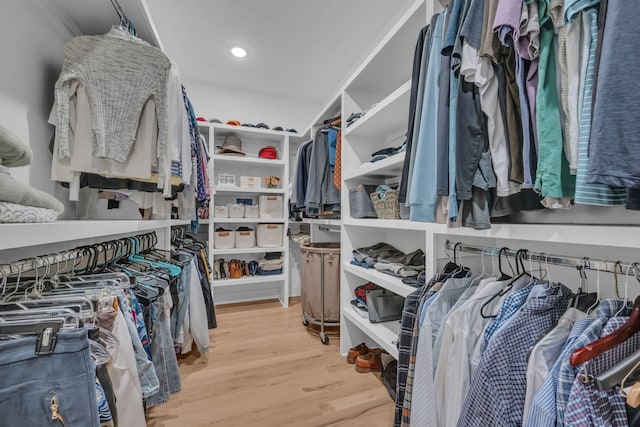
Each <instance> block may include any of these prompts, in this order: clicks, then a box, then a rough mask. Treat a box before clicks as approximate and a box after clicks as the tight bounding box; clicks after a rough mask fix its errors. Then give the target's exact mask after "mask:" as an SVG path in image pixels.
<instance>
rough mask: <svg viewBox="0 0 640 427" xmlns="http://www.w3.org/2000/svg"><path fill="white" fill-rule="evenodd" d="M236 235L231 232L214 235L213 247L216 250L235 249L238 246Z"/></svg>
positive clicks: (226, 231)
mask: <svg viewBox="0 0 640 427" xmlns="http://www.w3.org/2000/svg"><path fill="white" fill-rule="evenodd" d="M235 237H236V234H235V233H234V232H233V231H230V230H221V231H216V232H214V233H213V247H214V248H216V249H233V248H234V247H235V244H236V238H235Z"/></svg>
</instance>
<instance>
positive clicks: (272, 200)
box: [260, 196, 284, 219]
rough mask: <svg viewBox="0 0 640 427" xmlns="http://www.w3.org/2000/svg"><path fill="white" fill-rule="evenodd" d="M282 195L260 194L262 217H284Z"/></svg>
mask: <svg viewBox="0 0 640 427" xmlns="http://www.w3.org/2000/svg"><path fill="white" fill-rule="evenodd" d="M282 200H283V199H282V196H260V218H278V219H279V218H282V216H283V213H282V210H283V209H284V207H283V201H282Z"/></svg>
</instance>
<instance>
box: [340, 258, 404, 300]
mask: <svg viewBox="0 0 640 427" xmlns="http://www.w3.org/2000/svg"><path fill="white" fill-rule="evenodd" d="M342 269H343V270H344V271H346V272H348V273H351V274H353V275H355V276H358V277H360V278H361V279H364V280H366V281H368V282H373V283H375V284H376V285H378V286H380V287H383V288H385V289H388V290H390V291H391V292H393V293H394V294H398V295H400V296H403V297H406V296H407V295H409V294H410V293H411V292H413V291H415V290H416V288H414V287H413V286H409V285H406V284H404V283H402V280H401V279H399V278H397V277H393V276H391V275H389V274H385V273H381V272H379V271H377V270H375V269H373V268H364V267H359V266H357V265H353V264H349V263H345V264H343V265H342Z"/></svg>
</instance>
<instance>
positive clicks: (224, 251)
mask: <svg viewBox="0 0 640 427" xmlns="http://www.w3.org/2000/svg"><path fill="white" fill-rule="evenodd" d="M284 251H285V248H284V247H278V248H259V247H254V248H232V249H212V250H211V253H212V254H213V255H240V254H261V253H266V252H284Z"/></svg>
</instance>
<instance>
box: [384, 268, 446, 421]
mask: <svg viewBox="0 0 640 427" xmlns="http://www.w3.org/2000/svg"><path fill="white" fill-rule="evenodd" d="M446 277H447V275H445V274H439V275H436V276H435V277H434V278H433V279H431V282H430V283H429V285H425V286H423V287H421V288H419V289H417V290H415V291H413V292H412V293H410V294H409V295H407V296H406V298H405V299H404V307H403V309H402V319H401V320H400V333H399V337H398V377H397V383H396V407H395V414H394V421H393V424H394V426H395V427H400V425H401V422H402V406H403V404H404V395H405V390H406V387H407V376H408V372H409V363H410V361H411V359H412V358H414V357H415V350H414V349H416V348H417V342H418V332H419V328H418V314H419V313H420V309H421V306H422V303H423V301H424V300H426V298H427V297H428V295H429V293H430V288H431V286H432V285H433V283H435V282H438V281H440V280H444V278H446Z"/></svg>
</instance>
